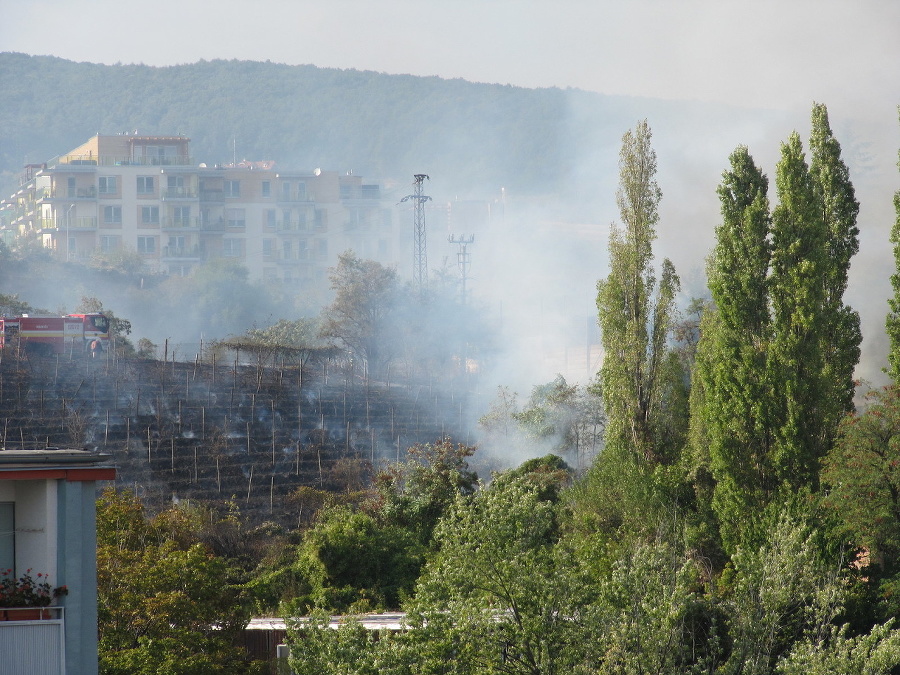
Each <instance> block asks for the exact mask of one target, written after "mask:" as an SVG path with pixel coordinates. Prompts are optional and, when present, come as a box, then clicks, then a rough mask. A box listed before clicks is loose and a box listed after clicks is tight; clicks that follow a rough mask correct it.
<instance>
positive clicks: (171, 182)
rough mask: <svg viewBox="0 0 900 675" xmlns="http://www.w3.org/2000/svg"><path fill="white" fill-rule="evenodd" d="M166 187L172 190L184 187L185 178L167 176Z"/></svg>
mask: <svg viewBox="0 0 900 675" xmlns="http://www.w3.org/2000/svg"><path fill="white" fill-rule="evenodd" d="M166 186H167V187H168V188H169V189H170V190H172V189H175V188H183V187H184V176H166Z"/></svg>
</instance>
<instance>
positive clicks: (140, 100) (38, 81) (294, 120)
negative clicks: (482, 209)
mask: <svg viewBox="0 0 900 675" xmlns="http://www.w3.org/2000/svg"><path fill="white" fill-rule="evenodd" d="M0 88H2V91H3V104H2V105H0V175H2V179H3V187H4V193H6V192H8V191H9V188H10V187H11V186H12V185H14V183H15V178H16V176H17V174H18V172H19V171H20V169H21V167H22V165H23V164H24V163H25V162H26V161H27V162H43V161H46V160H47V159H49V158H51V157H54V156H56V155H58V154H60V153H62V152H65V151H66V150H68V149H70V148H72V147H75V146H76V145H78V144H79V143H81V142H82V141H83V140H84V139H86V138H88V137H90V136H92V135H94V134H95V133H98V131H99V132H103V133H117V132H120V131H126V130H127V131H133V130H138V131H139V132H141V133H147V134H154V133H159V134H176V133H177V134H184V135H187V136H189V137H190V138H191V139H192V147H193V153H194V156H195V159H196V161H197V162H201V161H202V162H208V163H221V162H230V161H232V159H233V158H234V157H237V159H238V160H240V159H242V158H247V159H272V160H275V161H276V163H277V165H280V166H284V167H291V168H307V169H311V168H314V167H323V168H328V169H336V170H341V171H345V170H353V171H354V172H355V173H361V174H363V175H371V176H377V177H379V178H393V179H396V180H399V181H403V182H406V181H407V180H408V179H409V177H410V176H411V175H412V174H413V173H421V172H424V173H429V174H431V175H432V176H433V177H440V182H439V183H437V182H436V184H435V185H436V187H438V188H439V189H440V190H441V191H442V192H443V193H444V194H446V195H448V196H450V197H454V196H461V197H467V196H472V197H476V198H484V197H485V195H493V194H497V193H499V190H500V188H501V187H504V188H505V189H506V190H507V191H510V192H514V193H518V194H548V193H552V194H556V193H559V192H560V191H568V192H569V193H571V194H576V193H578V192H579V190H580V191H581V193H582V197H583V190H582V189H581V186H580V183H581V181H582V180H585V181H590V183H593V184H594V185H596V182H597V180H598V178H599V177H598V175H597V173H596V171H594V169H593V167H594V166H595V165H596V157H597V156H598V153H601V154H603V155H605V156H607V157H610V158H614V157H615V156H616V155H617V149H616V148H617V147H618V141H619V138H620V137H621V134H622V133H623V132H624V130H625V129H627V128H630V127H631V126H632V125H633V123H634V121H635V119H638V118H643V117H648V116H649V117H651V118H663V117H665V118H667V119H670V120H672V121H673V122H674V124H675V125H676V126H683V125H684V123H688V124H689V125H690V126H693V127H694V128H696V129H701V128H705V129H723V128H724V129H738V128H740V126H741V124H742V123H743V121H746V120H747V119H749V118H750V116H751V114H752V115H754V116H757V117H758V115H759V113H758V111H740V110H734V109H730V108H727V107H724V106H714V105H710V104H695V103H686V102H664V101H653V100H647V99H636V98H627V97H611V96H602V95H599V94H594V93H589V92H583V91H578V90H571V89H569V90H562V89H556V88H554V89H534V90H531V89H524V88H518V87H510V86H501V85H491V84H476V83H471V82H466V81H463V80H443V79H440V78H437V77H414V76H410V75H387V74H383V73H375V72H368V71H366V72H360V71H354V70H336V69H327V68H317V67H315V66H287V65H282V64H276V63H270V62H266V63H259V62H249V61H221V60H217V61H200V62H198V63H193V64H186V65H178V66H170V67H150V66H144V65H113V66H106V65H98V64H91V63H75V62H72V61H66V60H64V59H60V58H56V57H48V56H28V55H25V54H17V53H2V54H0ZM735 138H736V140H735V141H734V143H732V144H731V147H733V145H734V144H736V143H738V142H740V140H741V139H740V138H738V137H737V136H736V135H735ZM745 141H746V139H745ZM614 168H615V162H614V161H612V162H610V163H609V166H608V169H609V170H613V169H614ZM573 182H574V184H573ZM590 183H588V184H587V185H590Z"/></svg>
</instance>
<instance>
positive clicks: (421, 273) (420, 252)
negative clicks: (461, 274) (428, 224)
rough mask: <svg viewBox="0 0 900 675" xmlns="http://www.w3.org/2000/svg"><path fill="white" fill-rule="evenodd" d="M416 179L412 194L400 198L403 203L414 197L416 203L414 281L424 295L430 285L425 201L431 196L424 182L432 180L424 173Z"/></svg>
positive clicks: (414, 219) (419, 174) (414, 220)
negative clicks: (426, 244)
mask: <svg viewBox="0 0 900 675" xmlns="http://www.w3.org/2000/svg"><path fill="white" fill-rule="evenodd" d="M413 177H414V178H415V179H416V191H415V193H413V194H411V195H406V196H405V197H404V198H403V199H401V200H400V203H401V204H402V203H403V202H405V201H409V200H410V199H414V200H415V202H416V204H415V208H414V209H413V213H414V214H415V215H414V218H413V226H414V234H413V283H415V285H416V289H417V290H418V291H419V295H424V293H425V289H426V288H427V287H428V253H427V251H426V249H425V202H427V201H429V200H430V199H431V197H428V196H427V195H423V194H422V184H423V183H424V182H425V180H431V179H430V178H429V177H428V176H427V175H426V174H424V173H417V174H415V175H414V176H413Z"/></svg>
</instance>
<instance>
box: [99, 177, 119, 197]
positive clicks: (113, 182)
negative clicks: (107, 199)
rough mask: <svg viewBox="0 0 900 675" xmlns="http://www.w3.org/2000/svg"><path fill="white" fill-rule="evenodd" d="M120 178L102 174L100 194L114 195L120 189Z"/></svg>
mask: <svg viewBox="0 0 900 675" xmlns="http://www.w3.org/2000/svg"><path fill="white" fill-rule="evenodd" d="M117 181H118V178H117V177H116V176H100V190H99V191H100V194H101V195H114V194H116V193H117V192H118V191H119V190H118V188H117Z"/></svg>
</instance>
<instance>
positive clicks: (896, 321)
mask: <svg viewBox="0 0 900 675" xmlns="http://www.w3.org/2000/svg"><path fill="white" fill-rule="evenodd" d="M897 116H898V118H900V106H897ZM897 158H898V161H897V168H898V169H900V153H897ZM894 210H895V212H896V213H897V218H896V220H894V226H893V227H892V228H891V243H892V244H893V245H894V268H895V271H894V273H893V274H892V275H891V286H892V287H893V289H894V295H893V297H891V298H890V300H888V303H889V305H890V308H891V311H890V312H888V315H887V322H886V325H887V334H888V339H889V341H890V350H889V351H888V363H889V364H890V365H889V367H888V373H889V374H890V376H891V378H892V379H893V380H894V382H900V190H897V191H896V192H895V193H894Z"/></svg>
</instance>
